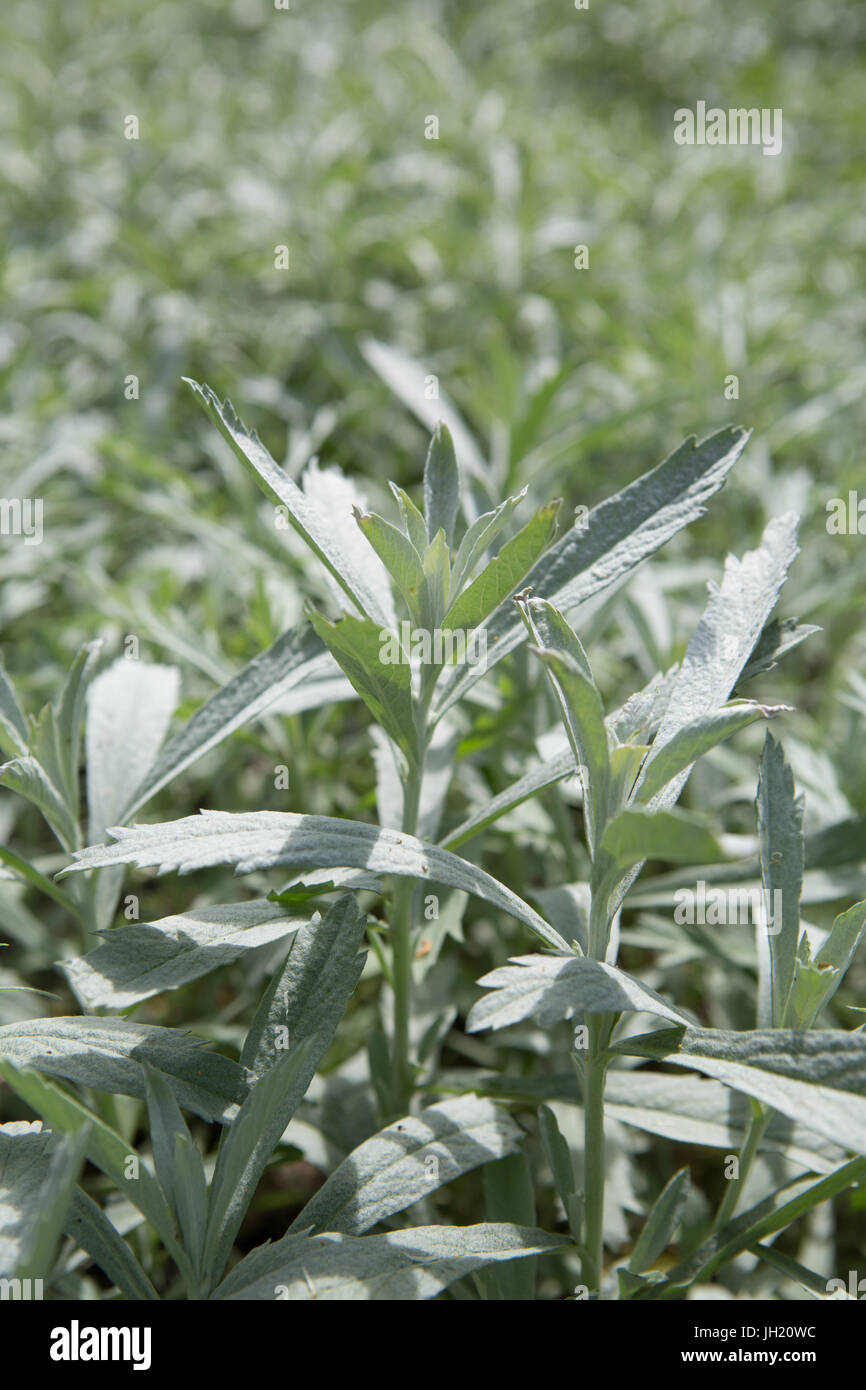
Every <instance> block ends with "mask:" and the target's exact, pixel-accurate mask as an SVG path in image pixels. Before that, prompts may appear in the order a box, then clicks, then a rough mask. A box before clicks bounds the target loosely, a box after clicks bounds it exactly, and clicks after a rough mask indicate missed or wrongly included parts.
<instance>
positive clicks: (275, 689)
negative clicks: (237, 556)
mask: <svg viewBox="0 0 866 1390" xmlns="http://www.w3.org/2000/svg"><path fill="white" fill-rule="evenodd" d="M334 677H338V680H337V681H336V682H335V681H334ZM323 680H325V681H331V682H332V683H333V684H335V685H339V686H340V687H342V686H343V685H345V684H346V682H344V681H343V678H342V676H340V674H339V670H338V667H337V665H336V663H335V661H334V659H333V657H332V656H331V654H330V652H328V651H326V650H325V649H324V648H323V647H322V644H321V642H320V640H319V638H318V637H317V636H316V635H315V633H314V632H311V631H310V629H309V628H308V627H306V626H305V627H304V628H303V629H296V628H292V629H290V630H289V631H288V632H284V633H283V635H282V637H279V638H278V639H277V641H276V642H274V644H273V646H271V647H268V649H267V651H264V652H261V653H260V654H259V655H258V656H257V657H254V658H253V660H252V661H251V662H249V664H248V665H247V666H245V667H244V668H243V670H242V671H240V672H239V673H238V675H236V676H234V677H233V678H232V679H231V680H230V681H229V682H228V683H227V684H226V685H224V686H223V687H222V689H221V690H218V691H217V692H216V694H215V695H212V696H211V698H210V699H209V700H207V701H206V702H205V704H203V705H202V706H201V708H200V709H198V710H196V713H195V714H194V715H193V716H192V718H191V719H190V720H189V722H188V723H187V724H186V725H185V726H184V728H183V729H181V731H180V733H179V734H177V735H176V736H175V737H174V738H173V739H171V740H170V741H169V742H168V743H167V744H166V745H165V747H164V748H163V750H162V752H161V754H160V755H159V757H158V758H157V760H156V762H155V763H154V764H153V766H152V767H151V768H150V770H149V772H148V773H147V776H146V777H145V779H144V781H143V782H142V783H141V784H140V785H139V786H138V787H136V789H135V791H134V794H133V795H132V796H131V797H130V799H129V800H128V801H127V803H126V805H125V806H124V809H123V814H122V815H121V816H120V817H119V819H120V820H122V821H126V820H129V818H130V816H132V815H133V814H134V812H135V811H137V810H138V808H139V807H140V806H143V805H144V803H145V802H146V801H149V800H150V798H151V797H152V796H155V795H156V793H157V792H158V791H160V790H161V789H162V788H163V787H164V786H167V784H168V783H169V782H171V781H172V780H173V779H174V778H175V777H177V776H178V774H179V773H181V772H183V771H185V769H186V768H188V767H189V766H190V765H191V764H192V763H194V762H195V761H196V760H197V759H198V758H200V757H202V756H203V755H204V754H205V753H207V752H209V750H210V749H211V748H215V747H216V746H217V744H219V743H222V742H223V740H224V739H226V738H228V737H229V735H230V734H233V733H234V732H235V730H237V729H240V728H241V727H242V726H243V725H244V724H249V723H251V722H252V720H254V719H258V718H259V717H260V716H261V715H262V714H265V713H266V712H267V711H268V710H269V709H271V708H272V707H273V706H275V705H278V704H279V702H280V700H281V699H286V698H290V697H291V695H292V693H293V692H295V691H297V690H298V688H299V687H302V688H306V687H307V686H316V685H317V684H318V683H319V682H321V681H323ZM335 698H336V697H335ZM340 698H342V696H341V697H340Z"/></svg>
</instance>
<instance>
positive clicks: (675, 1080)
mask: <svg viewBox="0 0 866 1390" xmlns="http://www.w3.org/2000/svg"><path fill="white" fill-rule="evenodd" d="M563 1080H565V1078H563ZM568 1080H569V1083H570V1084H572V1085H573V1082H572V1079H571V1077H569V1078H568ZM604 1104H605V1112H606V1113H607V1114H610V1115H611V1116H612V1118H613V1119H616V1120H621V1121H622V1122H623V1123H624V1124H628V1125H633V1126H635V1127H636V1128H637V1129H642V1130H644V1131H645V1132H646V1133H648V1134H658V1135H661V1136H663V1137H664V1138H665V1139H673V1140H674V1141H675V1142H676V1143H678V1144H698V1145H707V1146H709V1147H711V1148H715V1149H724V1150H725V1151H726V1152H728V1153H730V1152H731V1151H732V1150H737V1149H741V1148H742V1147H743V1144H744V1142H745V1138H746V1133H747V1131H748V1128H749V1123H750V1120H751V1116H752V1107H751V1104H750V1102H749V1100H748V1099H747V1097H746V1096H745V1095H741V1094H739V1093H737V1092H731V1091H730V1090H729V1089H728V1087H726V1086H723V1085H722V1083H721V1082H720V1081H713V1080H710V1079H709V1078H708V1077H702V1076H682V1075H677V1074H676V1073H675V1072H646V1071H643V1070H636V1071H619V1070H617V1069H614V1068H611V1070H610V1071H608V1073H607V1078H606V1082H605V1101H604ZM760 1148H761V1151H762V1152H763V1151H766V1152H768V1153H783V1154H786V1155H787V1156H788V1157H789V1158H790V1159H792V1161H794V1162H795V1163H799V1164H801V1165H802V1167H804V1168H806V1169H811V1170H813V1171H814V1172H816V1173H826V1172H829V1171H830V1170H831V1169H832V1168H834V1167H836V1166H837V1165H838V1164H839V1163H841V1162H843V1160H844V1158H845V1151H844V1149H841V1148H839V1146H838V1145H837V1144H831V1143H829V1142H828V1141H827V1140H826V1139H822V1138H820V1136H819V1135H817V1134H815V1133H814V1131H812V1130H810V1129H805V1128H804V1127H803V1126H802V1125H800V1124H797V1123H795V1122H793V1121H791V1120H790V1119H788V1117H787V1116H785V1115H779V1114H775V1113H774V1114H773V1116H772V1117H771V1119H770V1121H769V1124H768V1125H767V1128H766V1129H765V1131H764V1134H763V1136H762V1139H761V1145H760Z"/></svg>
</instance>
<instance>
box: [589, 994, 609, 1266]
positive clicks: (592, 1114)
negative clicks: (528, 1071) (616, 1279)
mask: <svg viewBox="0 0 866 1390" xmlns="http://www.w3.org/2000/svg"><path fill="white" fill-rule="evenodd" d="M587 1026H588V1032H589V1046H588V1048H587V1054H586V1062H585V1064H584V1069H583V1126H584V1128H583V1133H584V1144H583V1193H584V1213H585V1215H584V1233H583V1235H584V1239H583V1247H584V1249H583V1282H584V1283H585V1284H586V1286H587V1288H588V1289H589V1291H590V1293H593V1292H595V1293H598V1292H599V1291H600V1289H601V1277H602V1263H603V1247H604V1178H605V1140H604V1077H605V1071H606V1070H607V1058H606V1056H605V1049H606V1045H607V1044H606V1037H607V1031H608V1029H607V1019H606V1016H605V1015H604V1014H593V1015H591V1016H590V1018H589V1020H588V1025H587Z"/></svg>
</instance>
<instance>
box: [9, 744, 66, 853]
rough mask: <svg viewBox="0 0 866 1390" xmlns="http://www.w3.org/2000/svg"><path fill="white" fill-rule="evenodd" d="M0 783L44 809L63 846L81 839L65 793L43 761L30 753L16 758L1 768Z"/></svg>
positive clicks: (38, 807) (39, 808) (43, 813)
mask: <svg viewBox="0 0 866 1390" xmlns="http://www.w3.org/2000/svg"><path fill="white" fill-rule="evenodd" d="M0 786H4V787H8V788H9V790H10V791H13V792H18V794H19V796H23V797H26V799H27V800H28V801H32V803H33V805H34V806H36V807H37V809H38V810H40V811H41V812H42V815H43V816H44V817H45V819H46V821H47V822H48V824H49V825H50V826H51V829H52V830H53V831H54V834H55V835H56V836H57V838H58V840H59V841H60V843H61V845H62V846H63V848H64V849H67V850H68V849H72V847H73V846H74V845H75V844H78V843H80V842H79V840H78V824H77V822H76V819H75V815H74V813H73V811H72V809H71V808H70V806H69V804H68V802H67V801H66V799H65V796H64V794H63V793H62V792H61V791H60V790H59V789H58V787H57V786H56V785H55V783H54V782H53V781H52V780H51V778H50V777H49V775H48V773H47V772H46V771H45V769H44V768H43V767H42V765H41V763H39V762H37V761H36V759H35V758H33V757H30V756H29V754H28V755H25V756H24V757H21V758H13V759H12V761H11V762H8V763H4V764H3V765H2V767H0Z"/></svg>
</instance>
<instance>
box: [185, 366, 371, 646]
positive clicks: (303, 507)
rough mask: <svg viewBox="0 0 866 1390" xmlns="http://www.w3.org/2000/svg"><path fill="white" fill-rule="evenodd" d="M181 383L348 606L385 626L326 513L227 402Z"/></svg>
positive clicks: (361, 572) (366, 583)
mask: <svg viewBox="0 0 866 1390" xmlns="http://www.w3.org/2000/svg"><path fill="white" fill-rule="evenodd" d="M184 380H185V381H186V382H187V384H188V385H189V386H190V388H191V389H192V391H193V393H194V394H195V396H196V397H197V398H198V400H199V403H200V404H201V406H202V407H203V409H204V411H205V413H206V414H207V415H208V416H209V418H210V419H211V420H212V421H213V423H214V424H215V425H216V426H217V428H218V430H219V431H220V434H221V435H222V436H223V438H224V439H225V440H227V442H228V443H229V444H230V445H231V446H232V448H233V449H234V451H235V453H236V454H237V456H238V458H239V459H240V460H241V462H242V463H243V464H244V466H245V467H246V468H247V470H248V471H249V472H250V473H251V474H252V475H253V477H254V478H255V479H256V481H257V483H258V484H259V486H260V487H261V488H262V490H263V492H265V494H266V495H267V496H268V497H270V499H271V500H272V502H274V503H275V504H276V505H277V506H280V507H284V508H285V511H286V516H287V519H288V521H289V522H290V524H291V525H292V526H293V527H294V529H295V530H296V531H297V532H298V534H299V535H300V536H301V537H302V539H303V540H304V541H306V543H307V545H308V546H309V547H310V549H311V550H312V551H313V554H314V555H316V556H317V557H318V558H319V559H320V560H321V561H322V563H323V564H324V565H325V566H326V568H327V569H328V570H329V571H330V573H331V574H332V575H333V577H334V579H335V580H336V581H337V583H338V584H339V586H340V588H341V590H342V591H343V592H344V593H345V595H346V596H347V598H348V599H349V601H350V603H351V604H352V605H353V606H354V607H356V608H357V610H358V612H359V613H361V614H362V615H364V616H366V617H369V618H371V619H372V620H373V621H374V622H375V623H376V624H377V625H378V626H387V625H388V623H389V619H390V615H389V613H388V611H387V610H386V608H385V606H384V605H383V603H382V598H381V595H380V593H379V592H378V591H377V588H376V586H375V584H373V583H371V582H370V579H369V577H368V574H366V573H365V571H364V568H363V567H362V566H361V565H358V564H356V563H355V562H354V561H353V560H351V559H350V557H349V556H348V555H347V553H346V550H345V548H344V547H343V546H341V545H339V543H338V542H337V541H336V540H335V537H334V529H333V521H332V519H331V518H330V517H329V514H328V512H327V510H326V509H324V508H322V507H321V506H319V505H317V504H316V503H315V502H313V501H311V499H310V498H309V497H307V496H306V495H305V493H304V492H302V491H301V489H300V488H299V487H298V486H297V484H295V483H293V482H292V480H291V478H290V477H289V476H288V474H287V473H285V472H284V471H283V470H282V469H281V468H279V467H278V466H277V464H276V463H275V462H274V460H273V459H272V458H271V455H270V454H269V453H268V451H267V449H266V448H265V447H264V445H263V444H262V442H261V440H260V439H259V437H258V435H257V434H256V433H255V431H254V430H248V429H247V428H246V426H245V425H244V424H243V422H242V421H241V420H240V419H239V418H238V416H237V415H236V414H235V411H234V409H233V407H232V405H231V402H230V401H220V400H219V399H218V397H217V396H216V395H215V394H214V392H213V391H212V390H211V389H210V387H209V386H204V385H201V386H200V385H199V384H198V382H196V381H192V380H191V379H190V378H189V377H184Z"/></svg>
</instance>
